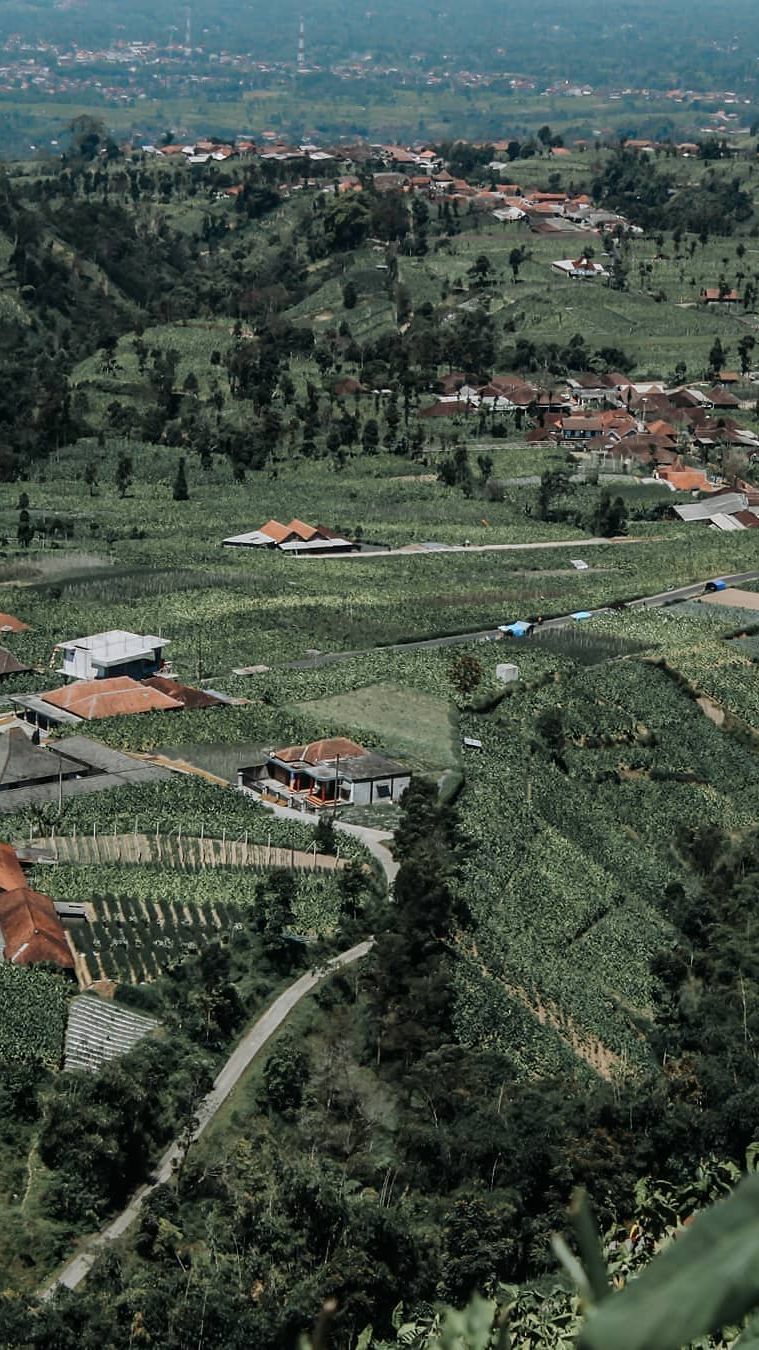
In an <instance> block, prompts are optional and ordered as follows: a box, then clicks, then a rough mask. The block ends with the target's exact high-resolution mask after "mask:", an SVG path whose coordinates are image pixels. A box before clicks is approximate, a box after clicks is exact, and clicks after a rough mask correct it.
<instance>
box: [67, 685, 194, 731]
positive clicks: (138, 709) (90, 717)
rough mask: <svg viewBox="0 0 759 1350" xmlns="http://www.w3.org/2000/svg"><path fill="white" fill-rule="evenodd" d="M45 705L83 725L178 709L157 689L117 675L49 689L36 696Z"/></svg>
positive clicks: (177, 701) (179, 704)
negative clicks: (70, 716)
mask: <svg viewBox="0 0 759 1350" xmlns="http://www.w3.org/2000/svg"><path fill="white" fill-rule="evenodd" d="M40 698H41V699H43V700H44V702H45V703H51V704H52V706H53V707H54V708H64V709H65V710H66V712H70V713H73V714H74V716H75V717H83V718H84V719H85V721H87V722H91V721H95V720H96V719H97V718H99V717H126V716H128V715H129V714H131V713H142V712H162V711H167V712H168V711H169V710H170V709H173V708H181V707H182V704H181V702H180V700H179V699H176V698H169V696H168V694H162V693H159V691H158V690H157V689H149V688H146V686H145V685H144V684H140V683H139V681H138V680H132V679H130V678H129V676H128V675H118V676H116V677H115V678H114V679H112V680H80V681H79V682H78V683H77V684H67V685H64V687H63V688H62V689H51V690H49V691H48V693H46V694H40Z"/></svg>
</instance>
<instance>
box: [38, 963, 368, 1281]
mask: <svg viewBox="0 0 759 1350" xmlns="http://www.w3.org/2000/svg"><path fill="white" fill-rule="evenodd" d="M372 942H373V939H372V938H369V939H368V940H367V941H366V942H359V943H358V944H357V946H355V947H351V948H350V949H349V950H348V951H345V952H341V954H340V955H339V956H336V957H334V958H333V959H332V960H331V961H329V962H327V964H326V965H325V966H323V967H322V968H321V969H320V970H315V971H310V972H309V973H307V974H306V975H301V977H300V979H298V980H296V981H295V983H294V984H291V985H290V986H289V988H287V989H286V990H285V991H284V993H282V994H280V995H279V997H278V998H276V999H275V1000H274V1002H273V1003H272V1005H271V1007H270V1008H267V1010H266V1012H265V1013H263V1014H262V1015H261V1017H259V1018H258V1020H257V1021H256V1022H254V1023H253V1026H252V1027H251V1028H250V1030H249V1031H248V1032H246V1034H245V1035H244V1036H243V1038H242V1040H241V1041H240V1042H239V1043H238V1045H237V1046H236V1047H235V1049H234V1050H233V1051H232V1054H231V1055H230V1056H229V1059H228V1060H227V1061H226V1062H225V1064H224V1065H223V1067H222V1068H221V1069H220V1070H219V1073H218V1074H217V1075H216V1078H215V1080H214V1085H213V1087H212V1088H211V1091H210V1092H209V1093H208V1095H207V1096H206V1097H204V1098H203V1101H202V1102H201V1104H200V1107H199V1108H198V1113H197V1123H196V1126H195V1129H194V1130H193V1133H192V1136H191V1143H194V1142H195V1141H196V1140H197V1139H199V1138H200V1137H201V1135H202V1134H203V1133H204V1131H205V1130H206V1129H207V1128H208V1126H209V1125H210V1123H211V1121H212V1120H213V1119H214V1116H215V1115H216V1113H217V1111H218V1110H219V1107H220V1106H221V1105H222V1104H223V1103H224V1102H225V1101H226V1100H227V1097H228V1096H229V1094H230V1093H231V1092H232V1090H233V1088H234V1087H236V1085H237V1084H238V1083H239V1081H240V1079H241V1078H242V1075H243V1074H244V1073H245V1072H246V1070H247V1069H249V1068H250V1065H251V1064H252V1063H253V1060H254V1059H255V1058H256V1056H257V1055H258V1054H260V1052H261V1051H262V1050H263V1048H264V1046H265V1045H266V1044H267V1042H268V1041H269V1040H270V1038H271V1037H272V1036H273V1035H274V1033H275V1032H276V1031H278V1030H279V1028H280V1027H281V1025H282V1023H283V1022H284V1021H285V1018H286V1017H288V1015H289V1014H290V1013H291V1012H292V1010H293V1008H295V1007H296V1005H297V1004H298V1003H300V1001H301V999H303V998H305V997H306V995H307V994H310V993H311V990H312V989H315V988H316V986H317V985H318V984H321V982H322V981H323V980H325V979H327V978H328V977H329V976H330V975H332V974H334V972H335V971H337V970H342V969H343V968H344V967H345V966H350V965H352V964H353V963H354V962H355V961H360V960H361V958H362V957H364V956H366V955H367V953H368V952H369V951H370V950H371V947H372ZM185 1147H186V1143H185V1141H184V1140H179V1139H175V1140H174V1142H173V1143H172V1144H171V1145H170V1147H169V1148H168V1149H167V1150H166V1152H165V1153H164V1155H163V1157H162V1158H161V1160H160V1162H159V1164H158V1167H157V1169H156V1172H155V1179H154V1181H152V1182H150V1183H149V1184H147V1185H145V1186H141V1187H140V1189H139V1190H138V1191H136V1192H135V1194H134V1195H133V1196H132V1199H131V1200H130V1201H129V1204H128V1205H127V1206H126V1208H125V1209H123V1210H122V1211H121V1213H120V1214H117V1215H116V1218H115V1219H111V1221H110V1223H108V1224H106V1226H105V1228H102V1229H101V1230H100V1232H99V1233H96V1234H95V1236H94V1237H90V1238H87V1239H86V1240H85V1241H84V1243H83V1245H82V1247H81V1248H80V1250H79V1251H78V1252H77V1254H76V1255H75V1256H72V1257H71V1259H70V1260H69V1261H67V1262H66V1264H65V1265H63V1266H62V1267H61V1268H60V1269H59V1270H58V1271H57V1273H56V1274H55V1275H54V1276H53V1277H52V1279H51V1280H49V1281H48V1282H47V1283H46V1284H45V1285H43V1287H42V1288H41V1289H40V1290H39V1295H40V1297H41V1298H43V1299H49V1298H52V1297H53V1295H54V1294H55V1293H56V1292H57V1291H58V1290H60V1289H76V1288H78V1286H79V1285H80V1284H81V1283H82V1281H83V1280H85V1279H86V1278H87V1275H88V1274H89V1272H90V1270H91V1269H92V1267H93V1266H94V1264H95V1262H96V1260H97V1259H98V1257H99V1256H100V1255H102V1253H103V1252H104V1251H105V1250H106V1249H107V1248H108V1246H109V1245H110V1244H111V1243H112V1242H116V1241H117V1240H118V1239H119V1238H120V1237H122V1236H123V1234H124V1233H126V1232H127V1230H128V1229H129V1228H131V1226H132V1224H133V1223H134V1222H135V1221H136V1219H137V1218H138V1217H139V1213H140V1210H141V1208H142V1206H143V1204H144V1203H145V1201H146V1199H147V1198H148V1196H149V1195H151V1194H152V1192H153V1191H154V1190H155V1189H156V1187H157V1186H160V1185H162V1184H164V1183H165V1182H167V1181H169V1180H170V1179H171V1176H172V1173H173V1171H174V1166H175V1164H176V1163H177V1162H178V1161H179V1159H180V1158H181V1157H182V1154H183V1153H184V1150H185Z"/></svg>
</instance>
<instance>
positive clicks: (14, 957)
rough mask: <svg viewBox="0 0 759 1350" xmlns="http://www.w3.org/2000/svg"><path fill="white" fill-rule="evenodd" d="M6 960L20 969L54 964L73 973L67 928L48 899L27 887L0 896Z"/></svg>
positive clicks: (1, 926) (20, 887)
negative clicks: (46, 963)
mask: <svg viewBox="0 0 759 1350" xmlns="http://www.w3.org/2000/svg"><path fill="white" fill-rule="evenodd" d="M0 933H2V936H3V948H4V949H3V956H4V958H5V960H6V961H11V962H12V963H13V964H14V965H17V966H29V965H32V964H33V963H35V962H38V961H53V962H54V963H55V965H57V966H66V967H67V968H68V969H73V966H74V958H73V956H72V954H71V949H70V947H69V945H68V943H67V941H66V934H65V932H64V930H63V925H62V923H61V921H60V919H59V918H58V915H57V914H56V912H55V906H54V904H53V902H52V900H51V899H50V897H49V896H47V895H41V894H40V893H39V891H31V890H29V888H28V887H27V886H19V887H18V888H17V889H16V890H13V891H6V892H5V894H3V895H0Z"/></svg>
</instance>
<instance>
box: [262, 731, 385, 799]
mask: <svg viewBox="0 0 759 1350" xmlns="http://www.w3.org/2000/svg"><path fill="white" fill-rule="evenodd" d="M410 781H411V773H410V771H409V770H408V769H406V768H404V767H403V765H402V764H398V763H397V762H396V761H395V760H392V759H388V758H387V756H386V755H382V754H380V753H378V752H377V751H375V750H365V749H364V747H363V746H361V745H358V744H357V743H356V741H351V740H348V739H347V738H346V737H344V736H333V737H330V738H327V739H326V740H320V741H312V742H311V743H310V744H309V745H289V746H285V747H284V748H283V749H281V750H272V751H270V752H269V754H268V755H266V756H263V757H262V758H261V762H260V763H257V764H252V765H250V766H248V767H246V768H243V769H240V771H239V773H238V776H237V785H238V787H239V788H241V789H243V790H244V791H246V792H252V793H253V794H255V795H256V796H258V797H261V798H263V799H264V800H266V801H274V802H279V803H280V804H281V805H284V806H290V807H293V808H294V809H295V810H298V811H307V812H314V811H320V810H323V809H324V808H325V807H332V808H333V809H334V808H336V807H339V806H373V805H380V804H383V803H389V802H397V801H399V800H400V798H401V797H402V795H403V793H404V792H405V790H406V788H407V787H408V785H409V783H410Z"/></svg>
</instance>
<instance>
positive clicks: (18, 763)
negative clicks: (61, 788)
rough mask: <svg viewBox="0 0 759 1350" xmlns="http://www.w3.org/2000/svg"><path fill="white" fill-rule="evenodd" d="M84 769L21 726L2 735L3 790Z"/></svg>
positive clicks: (73, 774) (0, 783)
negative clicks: (47, 747)
mask: <svg viewBox="0 0 759 1350" xmlns="http://www.w3.org/2000/svg"><path fill="white" fill-rule="evenodd" d="M81 772H82V765H81V764H78V763H77V762H76V761H75V760H73V759H70V758H69V757H68V755H66V754H65V753H63V752H61V753H60V754H52V753H51V752H50V751H49V750H43V749H42V747H41V746H39V745H33V744H32V742H31V741H30V740H29V737H28V736H27V735H26V732H24V731H22V730H21V728H20V727H13V728H12V729H11V730H10V731H8V732H6V733H5V735H3V736H0V792H3V791H6V790H7V789H8V788H15V787H18V786H19V784H24V785H25V786H27V787H32V786H35V787H37V786H39V784H40V783H48V782H53V781H54V782H56V783H57V782H58V780H59V779H60V778H76V777H77V776H78V775H79V774H80V773H81ZM0 884H2V883H1V882H0Z"/></svg>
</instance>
